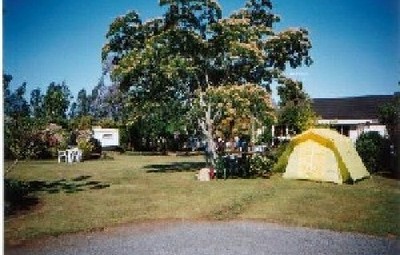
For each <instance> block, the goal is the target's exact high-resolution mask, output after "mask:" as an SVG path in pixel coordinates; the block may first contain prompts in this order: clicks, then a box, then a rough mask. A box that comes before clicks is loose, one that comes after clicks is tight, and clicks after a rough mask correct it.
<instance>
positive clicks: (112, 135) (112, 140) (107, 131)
mask: <svg viewBox="0 0 400 255" xmlns="http://www.w3.org/2000/svg"><path fill="white" fill-rule="evenodd" d="M92 130H93V137H94V138H96V139H97V140H99V141H100V143H101V147H102V148H103V149H111V150H113V149H116V148H118V147H119V130H118V129H116V128H99V127H96V128H93V129H92Z"/></svg>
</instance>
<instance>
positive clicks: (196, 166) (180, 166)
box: [145, 162, 206, 173]
mask: <svg viewBox="0 0 400 255" xmlns="http://www.w3.org/2000/svg"><path fill="white" fill-rule="evenodd" d="M205 166H206V163H205V162H173V163H169V164H154V165H147V166H145V168H147V169H149V170H147V171H146V172H147V173H175V172H196V171H198V170H200V169H201V168H203V167H205Z"/></svg>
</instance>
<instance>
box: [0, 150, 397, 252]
mask: <svg viewBox="0 0 400 255" xmlns="http://www.w3.org/2000/svg"><path fill="white" fill-rule="evenodd" d="M202 162H203V158H202V157H201V156H191V157H187V156H186V157H177V156H145V155H135V156H127V155H116V156H115V157H114V160H97V161H86V162H83V163H80V164H72V165H66V164H57V162H55V161H30V162H29V161H27V162H20V163H18V165H17V166H15V168H14V170H13V171H12V172H10V173H9V174H8V176H7V177H8V178H13V179H18V180H22V181H26V182H29V183H31V184H35V185H36V190H37V191H36V193H35V194H36V196H37V198H38V200H37V201H38V203H37V204H36V205H31V206H30V207H29V208H30V209H29V210H26V211H22V212H21V211H19V212H18V213H15V214H12V215H10V216H7V217H6V218H5V225H4V227H5V240H6V243H7V244H15V243H20V242H21V241H24V240H32V239H36V238H40V237H45V236H54V235H59V234H64V233H71V232H78V231H91V230H94V229H102V228H106V227H110V226H115V225H118V224H124V223H132V222H139V221H144V220H159V219H188V220H196V219H206V220H229V219H252V220H254V219H255V220H262V221H268V222H279V223H283V224H288V225H294V226H306V227H314V228H324V229H332V230H336V231H351V232H360V233H366V234H372V235H379V236H387V235H394V236H399V234H400V219H399V216H398V212H399V211H400V210H399V209H400V208H399V206H400V189H399V181H396V180H392V179H385V178H382V177H373V178H370V179H367V180H363V181H361V182H359V183H357V184H355V185H335V184H331V183H316V182H309V181H288V180H284V179H282V178H281V177H280V176H279V175H275V176H273V177H272V178H271V179H267V180H265V179H228V180H226V181H223V180H219V181H211V182H198V181H196V180H195V177H194V174H195V172H196V171H197V170H198V169H199V168H201V167H202V166H203V163H202ZM95 187H97V188H95Z"/></svg>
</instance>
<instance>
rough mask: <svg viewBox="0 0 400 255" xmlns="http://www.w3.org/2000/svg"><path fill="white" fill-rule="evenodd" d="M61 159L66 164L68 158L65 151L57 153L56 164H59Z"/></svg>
mask: <svg viewBox="0 0 400 255" xmlns="http://www.w3.org/2000/svg"><path fill="white" fill-rule="evenodd" d="M62 159H64V161H65V163H68V156H67V152H66V151H58V163H61V160H62Z"/></svg>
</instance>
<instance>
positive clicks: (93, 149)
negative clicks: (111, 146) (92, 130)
mask: <svg viewBox="0 0 400 255" xmlns="http://www.w3.org/2000/svg"><path fill="white" fill-rule="evenodd" d="M78 148H79V149H80V150H82V156H83V158H84V159H90V158H91V157H92V156H94V155H95V156H97V157H98V158H99V157H100V156H101V151H102V149H101V143H100V141H99V140H97V139H96V138H93V137H92V138H90V139H89V140H88V139H85V138H80V139H78Z"/></svg>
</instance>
